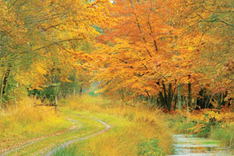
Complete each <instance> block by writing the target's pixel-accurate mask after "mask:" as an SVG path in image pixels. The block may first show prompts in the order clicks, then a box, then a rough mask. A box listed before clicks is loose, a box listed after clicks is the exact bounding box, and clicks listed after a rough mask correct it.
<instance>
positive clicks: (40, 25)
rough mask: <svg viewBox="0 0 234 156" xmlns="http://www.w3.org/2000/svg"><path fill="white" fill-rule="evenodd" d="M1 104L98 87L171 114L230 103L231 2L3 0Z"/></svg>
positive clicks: (233, 60) (233, 56) (233, 91)
mask: <svg viewBox="0 0 234 156" xmlns="http://www.w3.org/2000/svg"><path fill="white" fill-rule="evenodd" d="M0 6H1V7H0V17H1V18H0V35H1V40H0V63H1V66H0V74H1V85H0V96H1V105H0V106H1V107H6V106H7V105H14V104H16V103H17V101H18V100H20V98H21V97H23V96H27V95H36V96H38V97H41V98H45V97H46V98H47V99H50V101H52V103H53V101H54V99H55V97H56V96H58V98H61V97H66V95H68V94H78V93H79V94H82V92H83V91H84V90H85V89H88V88H89V87H90V86H91V85H92V84H98V85H96V86H97V87H96V88H95V89H96V93H102V94H104V95H106V96H109V97H111V98H117V99H121V100H122V101H123V102H125V103H126V104H128V102H129V101H134V100H137V101H142V102H143V103H144V104H146V105H149V106H150V107H155V106H156V107H163V108H165V111H166V110H169V111H170V110H175V109H177V108H178V109H179V110H182V109H183V108H190V109H203V108H217V109H220V108H222V107H224V106H230V105H231V104H232V103H233V98H234V83H233V81H234V52H233V50H234V49H233V48H234V46H233V42H234V38H233V36H234V31H233V30H234V21H233V19H234V14H233V11H234V10H233V9H234V3H233V1H232V0H222V1H216V0H197V1H193V0H188V1H183V0H118V1H112V2H110V1H108V0H95V1H87V0H72V1H71V0H66V1H55V0H34V1H25V0H1V1H0Z"/></svg>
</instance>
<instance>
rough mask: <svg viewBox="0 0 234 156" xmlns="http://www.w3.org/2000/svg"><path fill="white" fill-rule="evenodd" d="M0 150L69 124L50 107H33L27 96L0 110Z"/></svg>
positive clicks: (63, 127)
mask: <svg viewBox="0 0 234 156" xmlns="http://www.w3.org/2000/svg"><path fill="white" fill-rule="evenodd" d="M0 119H1V120H0V127H1V128H0V144H1V146H0V150H3V149H7V148H10V147H14V146H16V145H20V144H22V143H24V142H25V141H28V140H30V139H32V138H37V137H41V136H46V135H50V134H53V133H56V132H58V131H62V130H64V129H66V128H68V127H69V126H71V124H70V123H69V122H67V121H66V120H64V119H62V118H61V117H59V116H58V115H56V114H55V112H54V109H51V107H49V108H48V107H34V106H33V102H31V100H30V99H29V98H25V99H24V100H21V101H19V102H18V106H17V108H16V107H13V106H10V107H7V108H5V109H4V110H1V111H0Z"/></svg>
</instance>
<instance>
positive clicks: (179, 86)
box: [177, 83, 182, 111]
mask: <svg viewBox="0 0 234 156" xmlns="http://www.w3.org/2000/svg"><path fill="white" fill-rule="evenodd" d="M177 97H178V109H179V110H180V111H182V101H181V84H180V83H179V84H178V94H177Z"/></svg>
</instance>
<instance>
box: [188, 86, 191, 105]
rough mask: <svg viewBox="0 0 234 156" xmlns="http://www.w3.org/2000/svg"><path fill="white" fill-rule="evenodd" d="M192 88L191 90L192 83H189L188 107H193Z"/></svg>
mask: <svg viewBox="0 0 234 156" xmlns="http://www.w3.org/2000/svg"><path fill="white" fill-rule="evenodd" d="M191 92H192V88H191V83H190V82H189V83H188V106H189V107H191V106H192V93H191Z"/></svg>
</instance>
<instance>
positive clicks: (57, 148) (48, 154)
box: [46, 119, 111, 156]
mask: <svg viewBox="0 0 234 156" xmlns="http://www.w3.org/2000/svg"><path fill="white" fill-rule="evenodd" d="M93 120H95V121H97V122H100V123H101V124H103V125H105V126H106V128H105V129H104V130H101V131H98V132H96V133H93V134H91V135H88V136H86V137H82V138H77V139H74V140H71V141H68V142H66V143H63V144H62V145H60V146H58V147H56V148H54V149H53V150H51V151H49V152H48V153H47V154H46V156H51V155H53V154H54V153H55V152H56V151H58V150H60V149H62V148H65V147H67V146H68V145H70V144H72V143H74V142H78V141H81V140H86V139H89V138H92V137H95V136H97V135H100V134H102V133H105V132H107V131H108V130H109V129H110V128H111V126H110V125H108V124H107V123H105V122H103V121H101V120H97V119H93Z"/></svg>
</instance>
